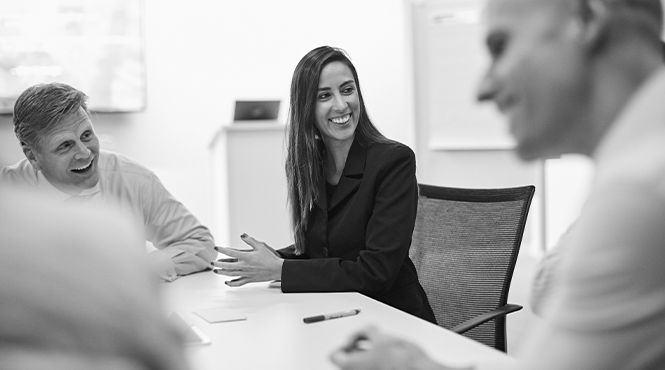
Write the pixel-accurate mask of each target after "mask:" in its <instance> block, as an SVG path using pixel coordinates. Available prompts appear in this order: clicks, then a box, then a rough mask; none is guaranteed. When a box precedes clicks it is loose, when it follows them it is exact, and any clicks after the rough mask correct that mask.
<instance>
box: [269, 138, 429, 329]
mask: <svg viewBox="0 0 665 370" xmlns="http://www.w3.org/2000/svg"><path fill="white" fill-rule="evenodd" d="M319 194H320V196H319V198H320V199H319V200H318V201H317V202H316V203H315V205H314V207H313V209H312V213H311V216H310V217H311V218H310V221H309V224H308V228H307V231H306V233H305V243H306V244H305V249H306V251H305V255H304V256H302V257H300V256H299V257H297V258H288V257H294V256H293V255H292V253H290V252H292V251H293V248H292V247H291V248H285V249H282V250H280V251H279V252H280V254H281V255H282V256H284V257H287V259H286V260H285V261H284V265H283V267H282V291H283V292H339V291H357V292H360V293H363V294H365V295H367V296H369V297H372V298H374V299H377V300H379V301H381V302H384V303H386V304H388V305H390V306H393V307H395V308H398V309H400V310H402V311H405V312H408V313H411V314H413V315H416V316H419V317H421V318H423V319H425V320H428V321H431V322H435V319H434V314H433V313H432V309H431V308H430V306H429V303H428V301H427V297H426V296H425V292H424V291H423V289H422V287H421V286H420V283H419V282H418V276H417V274H416V269H415V267H414V266H413V263H412V262H411V260H410V259H409V256H408V253H409V247H410V246H411V234H412V233H413V227H414V224H415V219H416V210H417V208H418V183H417V180H416V160H415V155H414V154H413V151H412V150H411V149H410V148H409V147H407V146H405V145H403V144H400V143H398V142H394V141H390V142H386V143H372V144H369V145H363V144H361V143H359V142H358V140H354V142H353V144H352V145H351V149H350V150H349V154H348V156H347V159H346V164H345V165H344V171H343V172H342V176H341V178H340V180H339V183H338V184H337V187H336V189H335V191H334V193H333V194H332V197H331V199H330V200H329V201H328V199H326V189H325V184H322V187H321V188H320V189H319Z"/></svg>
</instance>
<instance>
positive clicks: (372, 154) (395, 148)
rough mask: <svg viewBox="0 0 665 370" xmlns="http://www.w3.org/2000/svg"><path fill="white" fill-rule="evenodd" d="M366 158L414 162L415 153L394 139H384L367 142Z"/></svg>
mask: <svg viewBox="0 0 665 370" xmlns="http://www.w3.org/2000/svg"><path fill="white" fill-rule="evenodd" d="M367 158H368V160H370V159H372V160H378V161H382V162H395V161H397V162H400V161H414V162H415V158H416V155H415V154H414V153H413V150H411V148H409V147H408V146H406V145H404V144H402V143H400V142H397V141H394V140H386V141H384V142H374V143H370V144H368V145H367Z"/></svg>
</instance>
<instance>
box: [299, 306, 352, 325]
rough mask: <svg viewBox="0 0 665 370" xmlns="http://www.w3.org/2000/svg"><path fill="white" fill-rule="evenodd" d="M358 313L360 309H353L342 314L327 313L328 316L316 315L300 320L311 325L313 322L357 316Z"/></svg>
mask: <svg viewBox="0 0 665 370" xmlns="http://www.w3.org/2000/svg"><path fill="white" fill-rule="evenodd" d="M359 313H360V309H358V308H356V309H353V310H351V311H342V312H335V313H329V314H326V315H316V316H310V317H305V318H304V319H302V321H304V322H305V323H306V324H311V323H313V322H319V321H324V320H332V319H338V318H340V317H347V316H353V315H357V314H359Z"/></svg>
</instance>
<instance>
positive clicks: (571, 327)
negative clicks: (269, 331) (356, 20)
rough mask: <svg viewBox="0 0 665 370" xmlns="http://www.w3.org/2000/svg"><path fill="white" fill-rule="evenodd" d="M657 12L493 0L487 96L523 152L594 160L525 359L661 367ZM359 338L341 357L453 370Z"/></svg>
mask: <svg viewBox="0 0 665 370" xmlns="http://www.w3.org/2000/svg"><path fill="white" fill-rule="evenodd" d="M661 16H662V9H661V4H660V0H489V4H488V8H487V27H488V30H487V36H486V43H487V47H488V49H489V52H490V54H491V57H492V63H491V65H490V67H489V70H488V71H487V73H486V75H485V76H484V78H483V80H482V83H481V86H480V88H479V93H478V97H479V99H480V100H492V101H494V102H495V103H496V105H497V107H498V108H499V109H500V110H501V111H502V112H503V113H504V114H505V115H506V116H507V118H508V120H509V121H510V128H511V132H512V134H513V136H514V137H515V138H516V141H517V145H518V147H517V151H518V153H519V155H520V156H521V157H522V158H524V159H527V160H532V159H537V158H551V157H556V156H558V155H561V154H563V153H581V154H584V155H588V156H590V157H591V158H592V159H593V160H594V161H595V164H596V173H595V179H594V183H593V186H592V189H591V192H590V196H589V198H588V199H587V202H586V204H585V207H584V209H583V210H582V212H581V214H580V217H579V219H578V220H577V221H576V223H575V224H574V226H573V228H572V229H571V230H570V231H569V233H568V235H567V237H566V239H565V242H566V243H569V245H568V246H567V251H566V253H565V254H564V255H562V261H561V274H560V277H561V278H560V279H559V280H558V281H557V284H559V286H558V288H557V290H556V291H557V294H556V296H555V297H552V299H551V301H549V302H548V305H549V306H550V307H548V308H547V311H548V314H547V315H546V316H545V321H544V323H543V326H542V327H539V328H537V329H536V330H535V331H534V333H533V335H532V336H531V338H525V339H524V340H523V343H525V345H526V348H525V349H524V353H523V356H521V358H520V362H519V367H520V368H525V369H656V368H664V367H665V341H663V340H662V338H663V332H665V269H663V266H662V264H663V261H665V227H664V220H665V144H664V143H665V104H663V101H664V99H665V69H663V66H662V64H663V63H662V58H661V45H660V37H659V36H660V34H661V29H660V27H661V22H662V21H661ZM359 335H360V336H361V337H362V336H365V337H368V338H369V344H368V345H369V346H372V347H371V349H369V350H366V351H349V350H346V351H345V350H340V351H338V352H336V353H334V354H333V355H332V359H333V362H335V363H336V364H337V365H339V366H340V367H341V368H343V369H443V368H446V367H445V366H443V365H439V364H437V363H435V362H434V361H432V360H431V359H430V358H429V357H428V356H427V355H426V354H424V353H423V352H422V351H421V350H420V349H418V348H417V347H416V346H413V345H411V344H409V343H406V342H404V341H401V340H399V339H396V338H393V337H390V336H387V335H384V334H381V333H380V332H378V331H376V330H369V331H367V332H363V333H360V334H359ZM356 338H357V337H356ZM345 347H346V348H352V347H349V346H345ZM441 350H442V351H446V349H445V348H442V349H441ZM451 350H452V349H451Z"/></svg>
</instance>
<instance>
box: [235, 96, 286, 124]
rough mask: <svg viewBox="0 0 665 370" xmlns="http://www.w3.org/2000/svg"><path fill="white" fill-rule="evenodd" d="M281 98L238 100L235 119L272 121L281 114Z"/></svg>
mask: <svg viewBox="0 0 665 370" xmlns="http://www.w3.org/2000/svg"><path fill="white" fill-rule="evenodd" d="M279 103H280V101H279V100H236V106H235V111H234V113H233V120H234V121H258V120H260V121H271V120H276V119H277V114H279Z"/></svg>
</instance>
